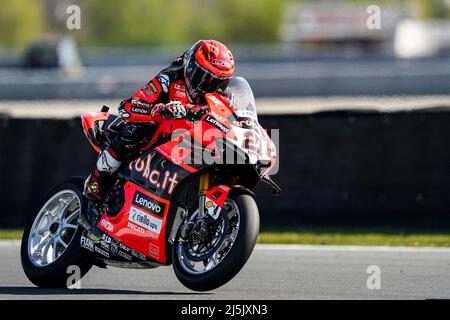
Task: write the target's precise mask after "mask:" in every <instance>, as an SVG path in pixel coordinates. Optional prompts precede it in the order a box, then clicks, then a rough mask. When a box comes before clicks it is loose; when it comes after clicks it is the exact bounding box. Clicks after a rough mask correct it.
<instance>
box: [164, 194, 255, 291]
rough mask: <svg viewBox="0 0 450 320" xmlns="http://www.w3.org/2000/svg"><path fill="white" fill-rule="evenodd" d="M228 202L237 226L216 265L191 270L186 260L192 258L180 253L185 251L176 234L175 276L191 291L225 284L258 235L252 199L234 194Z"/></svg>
mask: <svg viewBox="0 0 450 320" xmlns="http://www.w3.org/2000/svg"><path fill="white" fill-rule="evenodd" d="M227 202H228V203H232V204H233V203H234V204H235V205H236V209H237V214H239V217H238V219H239V222H238V225H239V227H238V230H237V235H236V236H235V238H234V242H233V243H232V245H231V248H230V249H229V251H228V252H227V253H226V255H225V256H224V257H223V258H222V260H220V261H219V262H218V263H217V265H215V266H213V267H212V268H210V269H208V267H207V264H208V262H202V263H203V264H205V271H197V270H195V268H194V267H192V268H191V264H190V263H191V262H190V261H189V262H188V261H187V260H188V258H186V256H187V255H188V256H191V255H190V254H184V253H183V252H185V251H183V250H187V249H185V248H183V247H182V246H186V244H183V243H180V242H179V234H178V237H177V239H176V242H175V243H174V246H173V251H172V254H173V269H174V271H175V275H176V276H177V278H178V280H179V281H180V282H181V283H182V284H183V285H184V286H186V287H187V288H189V289H191V290H195V291H208V290H213V289H216V288H218V287H220V286H222V285H224V284H225V283H227V282H228V281H230V280H231V279H232V278H233V277H234V276H236V274H238V272H239V271H240V270H241V269H242V267H243V266H244V265H245V263H246V262H247V260H248V258H249V257H250V255H251V253H252V252H253V249H254V247H255V244H256V240H257V237H258V233H259V211H258V207H257V205H256V202H255V200H254V199H253V197H251V196H250V195H248V194H244V193H239V192H238V191H235V192H233V193H231V194H230V196H229V198H228V199H227ZM224 208H225V206H224ZM222 211H224V209H222ZM222 214H223V213H221V215H222ZM227 216H228V215H227ZM180 229H181V228H180ZM222 239H226V237H225V238H222Z"/></svg>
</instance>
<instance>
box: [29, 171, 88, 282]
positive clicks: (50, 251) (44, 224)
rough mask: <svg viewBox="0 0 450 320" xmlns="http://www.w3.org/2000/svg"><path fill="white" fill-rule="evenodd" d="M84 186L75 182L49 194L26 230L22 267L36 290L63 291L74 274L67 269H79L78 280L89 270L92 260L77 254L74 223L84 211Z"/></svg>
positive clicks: (78, 180) (77, 229)
mask: <svg viewBox="0 0 450 320" xmlns="http://www.w3.org/2000/svg"><path fill="white" fill-rule="evenodd" d="M83 184H84V179H83V178H74V179H71V180H69V181H67V182H64V183H62V184H60V185H58V186H57V187H55V188H54V189H53V190H51V191H50V192H49V195H48V196H47V197H46V200H45V202H44V204H43V205H42V206H41V208H40V209H39V211H38V212H37V214H36V216H35V218H34V219H33V221H31V222H30V223H29V225H28V226H27V228H26V229H25V232H24V234H23V237H22V245H21V260H22V267H23V270H24V272H25V274H26V276H27V277H28V279H29V280H30V281H31V282H32V283H34V284H35V285H37V286H39V287H47V288H65V287H67V285H68V284H67V279H68V277H70V276H71V275H72V274H73V272H74V270H77V269H69V267H70V266H74V267H78V268H79V269H78V270H79V271H80V273H79V275H80V278H81V277H83V276H84V275H85V274H86V273H87V272H88V271H89V269H90V268H91V267H92V262H91V260H90V259H89V258H87V257H84V256H82V255H80V253H79V244H80V238H81V228H80V227H79V226H78V223H77V219H78V217H79V215H80V214H81V212H82V210H86V207H87V199H86V198H84V196H83V194H82V190H83ZM71 284H72V283H69V285H71Z"/></svg>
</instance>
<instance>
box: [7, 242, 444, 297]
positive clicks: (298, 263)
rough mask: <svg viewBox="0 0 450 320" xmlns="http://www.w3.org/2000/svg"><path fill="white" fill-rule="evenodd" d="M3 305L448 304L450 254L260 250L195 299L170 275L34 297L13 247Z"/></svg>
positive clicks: (100, 279)
mask: <svg viewBox="0 0 450 320" xmlns="http://www.w3.org/2000/svg"><path fill="white" fill-rule="evenodd" d="M0 261H1V263H0V299H51V300H54V299H58V300H60V299H120V300H124V299H131V300H138V299H151V300H156V299H164V300H172V299H175V300H210V299H223V300H243V299H256V300H260V299H261V300H266V299H275V300H276V299H287V300H291V299H449V298H450V276H449V275H450V249H448V248H447V249H432V248H423V249H414V248H384V247H372V248H370V247H337V246H336V247H335V246H270V245H269V246H267V245H265V246H261V245H258V246H257V248H256V249H255V251H254V252H253V255H252V256H251V258H250V260H249V262H248V263H247V264H246V266H245V267H244V268H243V270H242V271H241V272H240V273H239V274H238V275H237V276H236V277H235V278H234V279H233V280H231V281H230V282H229V283H228V284H226V285H224V286H223V287H221V288H219V289H217V290H214V291H211V292H207V293H197V292H193V291H190V290H188V289H186V288H185V287H183V286H182V285H181V284H180V283H179V282H178V281H177V279H176V277H175V274H174V273H173V270H172V268H171V267H161V268H158V269H153V270H131V269H116V268H110V269H107V270H105V269H99V268H97V267H94V268H93V269H91V271H90V272H89V273H88V274H87V276H86V277H85V278H83V279H82V281H81V289H73V290H69V289H64V290H63V289H39V288H36V287H34V286H33V285H32V284H31V283H30V282H29V281H28V279H27V278H26V276H25V275H24V273H23V271H22V268H21V265H20V258H19V245H18V243H17V242H15V243H11V242H4V241H2V242H0ZM371 265H377V266H378V267H379V268H380V271H381V273H380V286H381V288H380V289H368V288H367V279H368V277H370V275H371V274H368V273H367V268H368V267H369V266H371Z"/></svg>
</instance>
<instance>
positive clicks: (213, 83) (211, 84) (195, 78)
mask: <svg viewBox="0 0 450 320" xmlns="http://www.w3.org/2000/svg"><path fill="white" fill-rule="evenodd" d="M186 77H187V79H186V80H187V81H186V82H187V84H188V86H189V87H190V88H189V89H191V90H195V91H197V92H200V93H202V94H203V95H205V94H206V93H211V92H215V91H217V90H218V89H222V90H225V89H226V88H227V86H228V84H229V83H230V78H228V77H223V78H220V77H217V76H215V75H213V74H212V73H210V72H209V71H207V70H206V69H204V68H203V67H202V66H200V65H199V64H198V63H197V61H195V60H194V59H191V60H190V61H189V63H188V65H187V68H186Z"/></svg>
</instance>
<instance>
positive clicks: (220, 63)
mask: <svg viewBox="0 0 450 320" xmlns="http://www.w3.org/2000/svg"><path fill="white" fill-rule="evenodd" d="M211 64H213V65H216V66H221V67H225V68H231V63H229V62H228V61H223V60H217V59H213V60H212V61H211Z"/></svg>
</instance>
